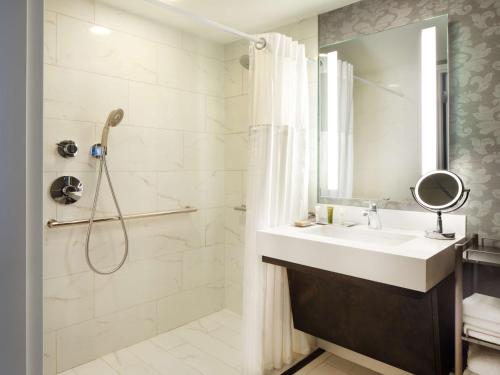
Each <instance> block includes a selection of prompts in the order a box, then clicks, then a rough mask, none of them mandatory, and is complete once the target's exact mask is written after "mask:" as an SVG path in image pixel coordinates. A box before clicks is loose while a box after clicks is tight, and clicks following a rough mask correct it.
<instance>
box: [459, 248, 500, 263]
mask: <svg viewBox="0 0 500 375" xmlns="http://www.w3.org/2000/svg"><path fill="white" fill-rule="evenodd" d="M463 261H464V262H465V263H474V264H481V265H485V266H493V267H500V249H498V248H494V247H480V248H479V249H466V250H464V255H463Z"/></svg>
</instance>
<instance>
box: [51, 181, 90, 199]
mask: <svg viewBox="0 0 500 375" xmlns="http://www.w3.org/2000/svg"><path fill="white" fill-rule="evenodd" d="M82 194H83V184H82V183H81V182H80V180H79V179H78V178H76V177H73V176H62V177H59V178H56V179H55V180H54V182H53V183H52V185H51V187H50V196H51V197H52V199H54V200H55V201H56V202H58V203H61V204H72V203H75V202H77V201H78V200H79V199H80V198H81V197H82Z"/></svg>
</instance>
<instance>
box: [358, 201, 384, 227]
mask: <svg viewBox="0 0 500 375" xmlns="http://www.w3.org/2000/svg"><path fill="white" fill-rule="evenodd" d="M367 203H368V209H367V210H364V211H363V216H366V217H367V218H368V227H369V228H372V229H382V223H381V222H380V217H379V216H378V211H377V204H376V203H375V202H372V201H369V202H367Z"/></svg>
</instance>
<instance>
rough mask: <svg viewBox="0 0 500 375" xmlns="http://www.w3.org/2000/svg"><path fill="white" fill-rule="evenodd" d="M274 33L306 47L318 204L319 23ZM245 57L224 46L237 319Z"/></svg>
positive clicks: (241, 46)
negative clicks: (243, 62) (240, 59)
mask: <svg viewBox="0 0 500 375" xmlns="http://www.w3.org/2000/svg"><path fill="white" fill-rule="evenodd" d="M275 31H276V32H279V33H282V34H285V35H288V36H290V37H292V38H293V39H295V40H298V41H299V42H300V43H303V44H304V45H305V47H306V54H307V57H308V58H310V59H311V61H310V63H309V66H308V72H309V98H310V101H311V105H310V128H311V131H310V144H311V152H310V155H311V162H310V165H311V168H310V172H311V173H310V184H309V185H310V188H309V191H310V194H311V199H310V201H311V202H316V200H315V199H316V195H315V191H316V187H315V186H316V182H315V181H316V158H315V155H316V152H315V149H316V124H317V121H316V118H317V111H316V105H317V99H316V98H317V85H316V82H317V78H316V76H317V66H316V63H315V62H314V61H315V60H316V58H317V53H318V22H317V17H311V18H308V19H305V20H303V21H300V22H297V23H294V24H291V25H287V26H284V27H281V28H279V29H277V30H275ZM244 54H248V42H246V41H245V42H235V43H231V44H227V45H226V46H225V48H224V60H225V69H226V75H225V84H224V95H225V122H224V124H225V126H224V131H225V136H224V138H225V161H226V163H225V177H224V180H225V197H226V199H225V206H226V207H225V210H226V213H225V244H226V254H225V258H226V261H225V267H226V288H225V290H226V307H227V308H228V309H231V310H233V311H235V312H237V313H240V312H241V308H242V281H243V251H244V246H245V244H244V239H245V213H244V212H241V211H236V210H234V207H237V206H241V205H242V204H245V201H246V191H245V188H246V171H247V152H248V109H247V108H248V71H247V70H245V69H243V68H242V66H241V65H240V63H239V58H240V56H241V55H244Z"/></svg>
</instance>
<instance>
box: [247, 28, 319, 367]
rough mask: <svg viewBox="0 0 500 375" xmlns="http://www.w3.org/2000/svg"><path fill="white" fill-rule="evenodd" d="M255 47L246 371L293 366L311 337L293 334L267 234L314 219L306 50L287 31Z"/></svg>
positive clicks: (283, 282) (283, 278)
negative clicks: (263, 247) (262, 248)
mask: <svg viewBox="0 0 500 375" xmlns="http://www.w3.org/2000/svg"><path fill="white" fill-rule="evenodd" d="M262 37H264V38H265V39H266V41H267V46H266V48H265V49H263V50H257V49H255V48H254V47H253V46H252V45H251V46H250V72H249V84H250V90H249V102H250V129H249V167H248V186H247V189H248V190H247V202H246V204H247V213H246V245H245V246H246V247H245V257H244V284H243V285H244V290H243V343H244V358H243V366H244V374H247V375H260V374H263V372H264V370H268V369H273V368H281V367H282V366H283V365H284V364H288V363H291V362H292V360H293V351H295V352H299V353H304V354H305V353H307V352H309V351H310V349H311V342H310V338H309V337H307V336H306V335H305V334H303V333H299V332H298V331H295V330H294V329H293V321H292V314H291V307H290V295H289V290H288V280H287V274H286V270H285V269H284V268H281V267H277V266H273V265H269V264H265V263H263V262H262V260H261V254H260V252H259V249H258V248H257V247H256V232H257V230H259V229H265V228H270V227H275V226H279V225H288V224H291V223H293V222H294V221H295V220H297V219H301V218H304V217H307V208H308V192H307V188H308V186H307V182H308V153H307V145H308V140H307V134H308V125H309V124H308V119H309V117H308V84H307V59H306V57H305V52H304V46H303V45H300V44H298V43H297V42H295V41H293V40H292V39H291V38H289V37H286V36H284V35H281V34H276V33H272V34H265V35H262Z"/></svg>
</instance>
